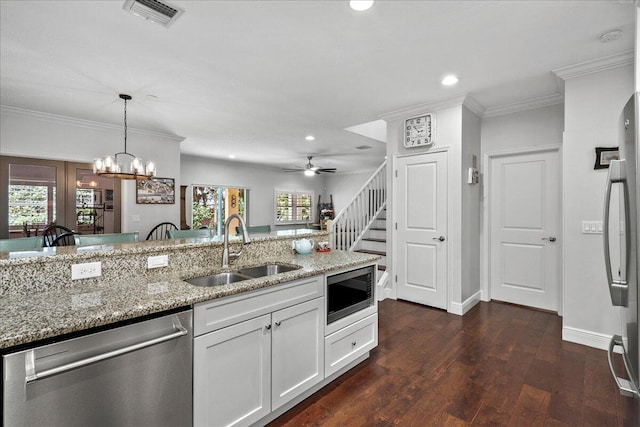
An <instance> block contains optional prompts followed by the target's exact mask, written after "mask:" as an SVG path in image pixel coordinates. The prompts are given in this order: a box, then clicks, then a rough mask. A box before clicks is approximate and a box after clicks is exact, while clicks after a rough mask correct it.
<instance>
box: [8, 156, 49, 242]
mask: <svg viewBox="0 0 640 427" xmlns="http://www.w3.org/2000/svg"><path fill="white" fill-rule="evenodd" d="M8 218H9V229H10V230H20V231H21V230H22V226H23V224H29V226H32V225H37V226H41V227H44V226H45V225H46V224H50V223H51V222H54V221H55V220H56V168H55V167H53V166H37V165H21V164H9V215H8Z"/></svg>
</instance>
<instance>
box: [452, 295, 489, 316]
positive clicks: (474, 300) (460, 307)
mask: <svg viewBox="0 0 640 427" xmlns="http://www.w3.org/2000/svg"><path fill="white" fill-rule="evenodd" d="M481 295H482V292H480V291H478V292H476V293H475V294H473V295H471V296H470V297H469V298H467V299H466V300H464V301H463V302H462V304H461V303H459V302H454V301H451V303H449V313H451V314H457V315H458V316H464V315H465V313H467V312H468V311H469V310H471V309H472V308H473V307H474V306H475V305H476V304H478V303H479V302H480V296H481Z"/></svg>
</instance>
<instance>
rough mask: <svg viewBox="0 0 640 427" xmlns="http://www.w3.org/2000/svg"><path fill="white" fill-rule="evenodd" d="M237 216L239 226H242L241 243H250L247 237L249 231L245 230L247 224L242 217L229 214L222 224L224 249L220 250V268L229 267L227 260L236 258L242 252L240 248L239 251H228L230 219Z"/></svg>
mask: <svg viewBox="0 0 640 427" xmlns="http://www.w3.org/2000/svg"><path fill="white" fill-rule="evenodd" d="M234 218H237V219H238V221H240V228H242V244H244V245H248V244H249V243H251V238H250V237H249V233H248V232H247V224H245V222H244V219H242V217H241V216H240V215H238V214H233V215H229V217H228V218H227V222H226V223H225V225H224V250H223V251H222V268H228V267H229V261H230V260H233V259H236V258H238V257H239V256H240V254H241V253H242V249H241V250H240V252H236V253H229V224H231V221H232V220H233V219H234Z"/></svg>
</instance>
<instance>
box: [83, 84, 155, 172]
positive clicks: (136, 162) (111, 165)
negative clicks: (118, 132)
mask: <svg viewBox="0 0 640 427" xmlns="http://www.w3.org/2000/svg"><path fill="white" fill-rule="evenodd" d="M120 99H122V100H124V151H122V152H120V153H116V154H115V155H114V156H113V157H111V156H105V157H101V158H99V159H95V160H94V161H93V173H95V174H96V175H101V176H104V177H107V178H119V179H148V178H151V177H152V176H156V166H155V165H154V164H153V162H147V163H146V164H143V163H142V160H141V159H140V158H138V157H136V156H134V155H133V154H131V153H129V152H127V101H130V100H131V96H129V95H125V94H120ZM124 156H128V157H125V158H124V160H122V161H121V160H120V158H122V157H124ZM127 160H128V161H129V164H128V165H126V164H125V162H126V161H127Z"/></svg>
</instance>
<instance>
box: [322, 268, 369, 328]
mask: <svg viewBox="0 0 640 427" xmlns="http://www.w3.org/2000/svg"><path fill="white" fill-rule="evenodd" d="M375 273H376V272H375V265H370V266H368V267H363V268H358V269H356V270H350V271H347V272H344V273H338V274H333V275H329V276H327V325H329V324H331V323H333V322H335V321H336V320H338V319H342V318H343V317H347V316H349V315H350V314H353V313H356V312H358V311H360V310H362V309H365V308H367V307H370V306H372V305H373V304H374V301H373V292H374V286H375V277H376V276H375Z"/></svg>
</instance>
